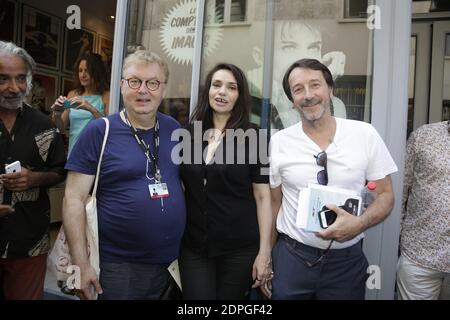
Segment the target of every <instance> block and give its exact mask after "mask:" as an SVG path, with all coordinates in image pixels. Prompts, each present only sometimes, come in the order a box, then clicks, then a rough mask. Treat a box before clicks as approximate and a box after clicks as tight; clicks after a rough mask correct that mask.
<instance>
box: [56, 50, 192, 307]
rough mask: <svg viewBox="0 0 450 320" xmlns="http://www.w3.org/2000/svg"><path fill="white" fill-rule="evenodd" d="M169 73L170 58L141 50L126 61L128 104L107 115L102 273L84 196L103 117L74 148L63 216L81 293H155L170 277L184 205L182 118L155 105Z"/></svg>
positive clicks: (100, 196) (100, 194)
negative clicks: (93, 256) (176, 136)
mask: <svg viewBox="0 0 450 320" xmlns="http://www.w3.org/2000/svg"><path fill="white" fill-rule="evenodd" d="M168 76H169V71H168V68H167V64H166V63H165V62H164V61H163V60H161V58H159V57H158V56H157V55H155V54H153V53H151V52H148V51H143V50H141V51H136V52H135V53H133V54H131V55H129V56H128V57H127V58H126V59H125V61H124V65H123V79H122V82H121V92H122V96H123V101H124V106H125V109H124V110H123V111H122V112H120V113H118V114H114V115H111V116H109V117H108V119H109V122H110V131H109V136H108V140H107V143H106V147H105V151H104V155H103V160H102V163H101V171H100V177H99V184H98V189H97V211H98V227H99V248H100V270H101V273H100V279H98V276H97V274H96V273H95V271H94V269H93V268H92V266H91V265H90V264H89V259H88V254H87V250H86V241H85V237H84V221H85V219H84V215H85V209H84V203H85V200H86V198H87V196H88V194H89V191H90V190H91V187H92V185H93V182H94V179H95V173H96V168H97V163H98V158H99V155H100V150H101V145H102V139H103V136H104V132H105V122H104V121H103V120H101V119H99V120H96V121H93V122H91V123H90V124H89V125H88V126H87V127H86V129H85V130H84V131H83V133H82V135H81V136H80V139H79V140H78V141H77V143H76V144H75V146H74V148H73V151H72V153H71V154H70V157H69V160H68V162H67V165H66V168H67V169H68V170H69V175H68V179H67V185H66V191H65V202H64V210H63V221H64V228H65V230H66V236H67V239H68V243H69V247H70V250H71V253H72V257H73V263H74V264H75V265H77V266H79V267H80V271H81V290H79V296H81V298H83V299H91V298H93V297H94V296H95V292H97V293H99V294H100V296H99V298H100V299H158V298H159V297H160V295H161V293H162V291H163V290H164V288H165V286H166V284H167V281H168V279H169V273H168V271H167V267H168V265H169V264H170V263H171V262H172V261H173V260H175V259H177V257H178V251H179V245H180V241H181V237H182V235H183V231H184V227H185V221H186V208H185V202H184V195H183V191H182V188H181V182H180V179H179V172H178V171H179V169H178V166H177V165H175V164H174V163H173V162H172V161H171V152H172V148H173V147H174V146H175V144H176V141H171V134H172V132H173V131H174V130H175V129H177V128H179V124H178V123H177V122H176V121H175V120H173V119H172V118H170V117H168V116H165V115H163V114H161V113H158V111H157V110H158V106H159V105H160V103H161V101H162V98H163V96H164V92H165V90H166V85H167V80H168ZM153 190H158V192H156V193H155V192H153Z"/></svg>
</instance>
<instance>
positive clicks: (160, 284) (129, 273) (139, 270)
mask: <svg viewBox="0 0 450 320" xmlns="http://www.w3.org/2000/svg"><path fill="white" fill-rule="evenodd" d="M168 266H169V265H168V264H136V263H111V262H102V263H101V264H100V270H101V271H100V285H101V286H102V289H103V294H101V295H99V300H157V299H159V297H160V296H161V293H162V292H163V290H164V288H165V286H166V284H167V281H168V280H169V276H170V274H169V272H168V270H167V267H168Z"/></svg>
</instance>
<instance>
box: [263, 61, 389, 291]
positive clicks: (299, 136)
mask: <svg viewBox="0 0 450 320" xmlns="http://www.w3.org/2000/svg"><path fill="white" fill-rule="evenodd" d="M283 89H284V92H285V94H286V95H287V97H288V98H289V100H291V101H292V102H293V104H294V107H295V108H296V109H297V110H298V111H299V113H300V116H301V122H300V123H298V124H296V125H294V126H292V127H289V128H287V129H284V130H282V131H279V132H278V133H276V134H274V135H273V137H272V139H271V143H270V153H271V177H270V179H271V180H270V183H271V188H272V205H273V212H274V215H275V216H277V219H276V229H277V231H278V233H279V237H278V241H277V243H276V245H275V246H274V248H273V252H272V256H273V271H274V277H273V280H272V298H273V299H364V296H365V282H366V279H367V276H368V275H367V273H366V270H367V266H368V263H367V259H366V257H365V256H364V253H363V252H362V248H361V241H360V240H361V239H362V238H363V231H364V230H366V229H367V228H369V227H372V226H374V225H376V224H378V223H380V222H381V221H383V220H384V219H385V218H386V217H387V216H388V215H389V213H390V211H391V210H392V207H393V204H394V194H393V191H392V182H391V177H390V174H392V173H394V172H396V171H397V166H396V165H395V163H394V161H393V159H392V157H391V156H390V154H389V151H388V150H387V148H386V146H385V144H384V142H383V140H382V139H381V137H380V136H379V135H378V133H377V132H376V130H375V129H374V128H373V127H372V125H370V124H368V123H365V122H360V121H354V120H346V119H340V118H335V117H333V116H332V115H331V112H330V101H331V99H332V97H333V77H332V75H331V73H330V70H329V69H328V68H327V67H326V66H325V65H323V64H322V63H320V62H319V61H318V60H315V59H302V60H298V61H296V62H294V63H293V64H292V65H291V66H290V67H289V69H288V70H287V71H286V74H285V76H284V78H283ZM368 180H372V181H376V183H377V188H376V192H377V198H376V200H375V201H374V202H373V203H372V204H371V205H370V206H369V207H368V209H367V210H366V211H365V212H364V214H362V215H360V216H354V215H351V214H349V213H347V212H346V211H344V210H343V209H341V208H338V207H336V206H335V205H334V204H329V205H327V207H328V208H329V209H331V210H333V211H335V212H336V214H337V218H336V221H335V222H334V223H333V224H332V225H331V226H329V227H328V228H327V229H326V230H324V231H321V232H318V233H315V232H309V231H306V230H304V229H301V228H299V227H297V226H296V224H295V221H296V216H297V207H298V196H299V192H300V191H301V190H302V189H303V188H306V187H307V186H308V184H311V183H314V184H317V183H318V184H322V185H329V186H333V187H339V188H344V189H351V190H357V191H359V190H361V189H362V188H363V187H364V185H365V184H366V181H368ZM300 214H306V213H300Z"/></svg>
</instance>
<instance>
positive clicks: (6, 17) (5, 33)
mask: <svg viewBox="0 0 450 320" xmlns="http://www.w3.org/2000/svg"><path fill="white" fill-rule="evenodd" d="M17 17H18V6H17V2H16V1H12V0H2V1H1V2H0V39H2V40H3V41H13V42H15V41H16V37H17V20H18V19H17Z"/></svg>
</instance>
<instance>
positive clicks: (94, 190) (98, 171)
mask: <svg viewBox="0 0 450 320" xmlns="http://www.w3.org/2000/svg"><path fill="white" fill-rule="evenodd" d="M102 119H103V120H105V123H106V127H105V135H104V136H103V144H102V151H101V152H100V158H99V159H98V164H97V173H96V174H95V182H94V189H93V190H92V197H95V195H96V194H97V185H98V177H99V175H100V167H101V164H102V158H103V151H105V146H106V141H107V140H108V134H109V120H108V118H102Z"/></svg>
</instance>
